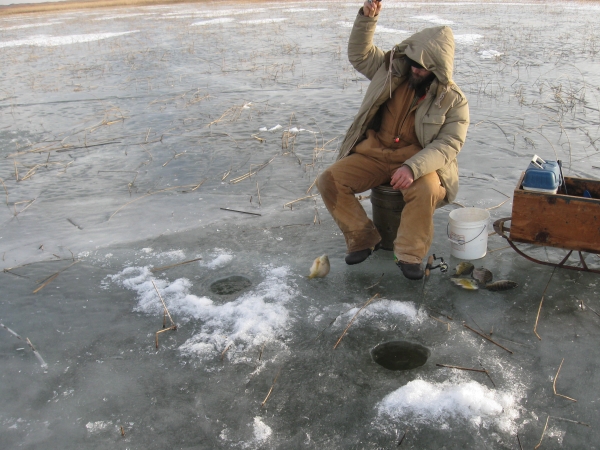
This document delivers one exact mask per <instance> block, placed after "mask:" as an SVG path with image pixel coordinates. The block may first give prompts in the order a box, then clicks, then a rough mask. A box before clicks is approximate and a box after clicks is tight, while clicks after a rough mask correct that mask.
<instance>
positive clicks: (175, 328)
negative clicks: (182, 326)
mask: <svg viewBox="0 0 600 450" xmlns="http://www.w3.org/2000/svg"><path fill="white" fill-rule="evenodd" d="M171 330H177V325H173V326H172V327H169V328H165V329H164V330H159V331H157V332H156V348H158V335H159V334H160V333H164V332H165V331H171Z"/></svg>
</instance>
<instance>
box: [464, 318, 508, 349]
mask: <svg viewBox="0 0 600 450" xmlns="http://www.w3.org/2000/svg"><path fill="white" fill-rule="evenodd" d="M463 326H464V327H465V328H468V329H469V330H471V331H472V332H473V333H475V334H477V335H479V336H481V337H482V338H484V339H487V340H488V341H490V342H491V343H492V344H494V345H497V346H498V347H500V348H501V349H502V350H506V351H507V352H508V353H510V354H511V355H512V353H513V352H512V351H510V350H509V349H507V348H506V347H503V346H502V345H500V344H498V343H497V342H496V341H494V340H493V339H492V338H491V337H489V336H488V335H487V334H483V333H480V332H479V331H477V330H474V329H473V328H471V327H470V326H469V325H467V324H466V323H463Z"/></svg>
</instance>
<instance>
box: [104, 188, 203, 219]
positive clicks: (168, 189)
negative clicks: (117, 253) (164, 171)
mask: <svg viewBox="0 0 600 450" xmlns="http://www.w3.org/2000/svg"><path fill="white" fill-rule="evenodd" d="M195 186H197V185H195V184H187V185H185V186H173V187H170V188H166V189H161V190H159V191H154V192H149V193H147V194H144V195H142V196H141V197H138V198H136V199H134V200H131V201H130V202H127V203H125V204H124V205H123V206H121V207H120V208H119V209H117V210H116V211H115V212H114V213H112V214H111V216H110V217H109V218H108V220H107V222H110V219H112V218H113V217H114V216H115V214H117V213H118V212H119V211H121V210H122V209H123V208H125V207H126V206H127V205H131V204H132V203H134V202H137V201H138V200H141V199H143V198H146V197H149V196H151V195H154V194H159V193H161V192H166V191H172V190H173V189H182V188H190V187H191V188H193V187H195Z"/></svg>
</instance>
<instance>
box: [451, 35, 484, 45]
mask: <svg viewBox="0 0 600 450" xmlns="http://www.w3.org/2000/svg"><path fill="white" fill-rule="evenodd" d="M482 38H483V36H482V35H481V34H455V35H454V42H456V43H457V44H464V45H473V44H476V43H477V41H478V40H479V39H482Z"/></svg>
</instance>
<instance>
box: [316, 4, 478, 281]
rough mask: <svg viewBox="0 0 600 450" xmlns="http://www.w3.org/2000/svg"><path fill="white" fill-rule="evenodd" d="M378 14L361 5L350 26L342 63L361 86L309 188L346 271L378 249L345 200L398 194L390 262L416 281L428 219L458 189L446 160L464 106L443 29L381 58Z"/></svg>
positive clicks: (456, 147)
mask: <svg viewBox="0 0 600 450" xmlns="http://www.w3.org/2000/svg"><path fill="white" fill-rule="evenodd" d="M380 11H381V2H380V1H376V0H373V1H372V2H369V1H366V2H365V3H364V6H363V7H362V8H361V10H360V11H359V13H358V16H357V18H356V20H355V21H354V27H353V28H352V32H351V34H350V39H349V42H348V58H349V60H350V63H351V64H352V65H353V66H354V68H355V69H356V70H357V71H359V72H360V73H362V74H363V75H364V76H366V77H367V78H368V79H369V80H371V82H370V84H369V87H368V89H367V92H366V94H365V97H364V99H363V102H362V105H361V107H360V109H359V111H358V114H357V115H356V116H355V117H354V122H353V123H352V125H351V126H350V128H349V129H348V132H347V134H346V137H345V138H344V141H343V143H342V145H341V148H340V151H339V155H338V159H337V161H336V162H335V163H334V164H333V165H331V166H330V167H329V168H328V169H327V170H325V172H323V173H322V174H321V175H320V176H319V178H318V180H317V187H318V189H319V192H320V193H321V197H322V199H323V202H324V203H325V205H326V206H327V209H328V210H329V212H330V213H331V215H332V216H333V218H334V220H335V222H336V223H337V225H338V226H339V227H340V229H341V230H342V232H343V233H344V237H345V239H346V246H347V250H348V252H347V255H346V263H347V264H358V263H361V262H363V261H364V260H365V259H367V258H368V257H369V255H371V253H373V252H374V251H375V250H377V249H378V248H379V246H380V243H381V236H380V234H379V232H378V231H377V229H376V228H375V226H374V225H373V222H372V221H371V220H370V219H369V218H368V217H367V214H366V213H365V211H364V209H363V208H362V206H361V205H360V203H359V201H358V200H357V199H356V197H355V194H357V193H361V192H364V191H366V190H368V189H371V188H373V187H375V186H379V185H381V184H385V183H390V184H391V186H392V188H394V189H396V190H399V191H400V192H402V195H403V197H404V201H405V202H406V206H405V207H404V209H403V211H402V216H401V220H400V227H399V229H398V233H397V236H396V239H395V240H394V255H395V260H396V264H397V265H398V266H399V267H400V269H401V270H402V273H403V274H404V276H405V277H406V278H409V279H411V280H419V279H421V278H423V275H424V271H423V267H422V265H421V262H422V260H423V259H424V258H425V256H426V255H427V252H428V251H429V247H430V246H431V242H432V240H433V213H434V211H435V209H436V208H439V207H440V206H443V205H445V204H448V203H449V202H452V201H453V200H454V198H455V197H456V193H457V191H458V166H457V162H456V157H457V155H458V152H459V151H460V149H461V147H462V146H463V144H464V142H465V138H466V135H467V128H468V126H469V106H468V103H467V99H466V98H465V96H464V94H463V93H462V92H461V90H460V89H459V88H458V87H457V86H456V85H455V84H454V82H453V81H452V68H453V64H454V36H453V34H452V30H451V29H450V28H449V27H434V28H426V29H424V30H422V31H420V32H418V33H416V34H414V35H413V36H411V37H409V38H408V39H406V40H405V41H403V42H402V43H400V44H398V45H396V46H395V47H394V48H392V50H390V51H388V52H387V53H384V52H383V51H382V50H381V49H379V48H378V47H376V46H374V45H373V34H374V33H375V27H376V26H377V16H378V14H379V12H380Z"/></svg>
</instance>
